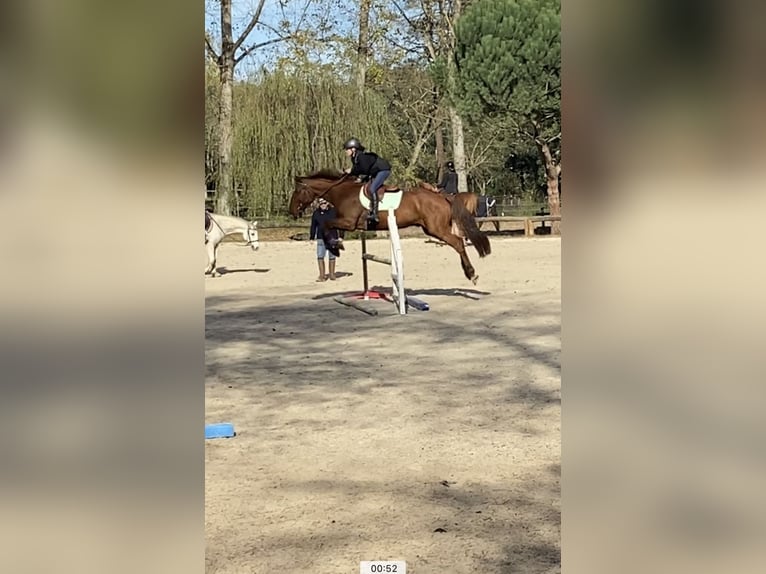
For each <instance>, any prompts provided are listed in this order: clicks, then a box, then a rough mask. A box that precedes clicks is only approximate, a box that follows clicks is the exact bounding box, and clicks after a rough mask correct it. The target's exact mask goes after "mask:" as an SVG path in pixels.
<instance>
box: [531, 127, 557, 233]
mask: <svg viewBox="0 0 766 574" xmlns="http://www.w3.org/2000/svg"><path fill="white" fill-rule="evenodd" d="M537 149H538V151H539V152H540V156H541V157H542V159H543V164H544V165H545V179H546V182H547V184H548V209H549V210H550V212H551V215H556V216H559V217H560V216H561V202H560V201H559V175H560V174H561V164H556V162H555V161H554V159H553V155H552V154H551V148H550V147H548V144H547V143H546V142H544V141H540V140H538V141H537ZM551 233H552V234H553V235H560V234H561V225H560V222H558V221H553V222H551Z"/></svg>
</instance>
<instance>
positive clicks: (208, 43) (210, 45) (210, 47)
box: [205, 32, 221, 63]
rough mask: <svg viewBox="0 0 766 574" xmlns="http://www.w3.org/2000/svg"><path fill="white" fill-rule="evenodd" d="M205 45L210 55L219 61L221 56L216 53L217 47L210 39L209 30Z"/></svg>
mask: <svg viewBox="0 0 766 574" xmlns="http://www.w3.org/2000/svg"><path fill="white" fill-rule="evenodd" d="M205 47H206V48H207V53H208V56H210V58H211V59H212V60H213V61H215V62H216V63H217V62H218V61H219V60H220V58H221V57H220V56H219V55H218V54H217V53H216V51H215V48H213V43H212V42H211V41H210V36H209V35H208V34H207V32H206V33H205Z"/></svg>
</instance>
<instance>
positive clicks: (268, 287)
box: [203, 238, 561, 574]
mask: <svg viewBox="0 0 766 574" xmlns="http://www.w3.org/2000/svg"><path fill="white" fill-rule="evenodd" d="M369 245H370V247H369V250H370V252H373V253H377V254H380V255H386V254H387V252H388V242H387V241H385V240H376V241H372V242H370V244H369ZM560 248H561V242H560V240H559V239H557V238H537V239H497V238H493V239H492V249H493V253H492V255H490V256H489V257H487V258H485V259H479V258H478V256H477V255H476V252H475V251H474V250H473V248H471V251H470V256H471V259H472V261H473V263H474V266H475V267H476V268H477V271H478V273H479V275H480V280H479V283H478V285H477V286H475V287H474V286H473V285H471V283H470V282H469V281H467V280H466V279H465V278H464V277H463V275H462V271H461V269H460V264H459V261H458V257H457V254H456V253H455V252H454V251H452V250H451V249H450V248H449V247H445V246H439V245H436V244H434V243H427V242H425V241H424V239H422V238H411V239H405V240H403V253H404V264H405V279H406V287H407V289H408V291H410V290H411V291H412V293H413V294H416V295H417V296H418V297H420V298H421V299H424V300H426V301H427V302H428V303H429V304H430V305H431V310H430V311H427V312H418V311H411V312H410V314H408V315H406V316H403V317H400V316H398V315H395V314H393V311H394V309H393V305H391V304H387V303H383V302H380V303H378V305H379V308H380V310H381V315H379V316H377V317H371V316H368V315H366V314H364V313H361V312H359V311H357V310H355V309H351V308H348V307H344V306H342V305H339V304H338V303H336V302H334V301H333V299H332V297H333V296H335V295H337V294H340V293H344V292H349V291H358V290H361V282H362V277H361V276H362V274H361V263H360V259H359V254H360V244H359V242H358V241H353V242H349V244H348V245H347V250H346V251H345V252H343V255H342V257H341V258H340V259H339V262H338V270H339V271H341V272H344V273H345V274H344V275H343V276H342V277H341V278H340V279H339V280H338V281H334V282H330V281H327V282H325V283H315V282H314V279H315V278H316V275H317V272H316V260H315V247H314V244H313V243H309V242H289V241H287V242H262V243H261V248H260V250H259V251H258V252H255V253H254V252H252V251H251V250H249V249H248V248H246V247H242V246H238V245H232V244H224V245H223V246H222V247H221V248H220V250H219V256H218V267H219V269H221V268H223V270H224V275H223V276H222V277H218V278H213V279H210V278H208V279H206V280H205V281H206V292H207V295H206V318H207V321H206V339H207V343H206V362H207V376H206V384H205V391H206V404H207V407H206V410H207V412H206V422H208V423H212V422H223V421H225V422H232V423H234V425H235V428H236V430H237V433H238V434H237V436H236V437H235V438H232V439H218V440H208V441H206V457H205V459H206V532H207V572H209V573H232V574H233V573H237V574H242V573H259V574H272V573H304V572H305V573H328V574H330V573H339V574H340V573H344V574H347V573H356V572H359V562H360V561H361V560H384V559H390V560H394V559H402V560H406V561H407V572H408V573H409V574H436V573H449V574H462V573H465V574H468V573H482V574H483V573H509V574H510V573H538V572H545V573H553V572H560V565H559V564H560V560H559V533H560V504H559V496H560V487H559V478H560V445H561V443H560V407H561V401H560V396H561V395H560V389H561V386H560V326H561V323H560V311H561V305H560V297H561V290H560ZM203 263H204V261H203ZM226 271H228V272H226ZM370 281H371V285H381V286H382V285H389V284H390V278H389V270H388V268H387V267H385V266H383V265H379V264H370ZM456 288H457V289H465V290H469V291H474V292H477V293H481V294H483V297H482V298H481V300H473V299H469V298H466V297H465V296H462V295H459V294H455V292H454V289H456Z"/></svg>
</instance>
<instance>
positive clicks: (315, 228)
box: [309, 207, 338, 239]
mask: <svg viewBox="0 0 766 574" xmlns="http://www.w3.org/2000/svg"><path fill="white" fill-rule="evenodd" d="M337 217H338V212H337V211H335V208H334V207H331V208H329V209H326V210H324V211H322V210H321V209H319V208H318V207H317V208H316V209H315V210H314V213H313V214H312V215H311V231H310V232H309V239H322V226H323V225H324V223H325V222H326V221H330V220H331V219H337Z"/></svg>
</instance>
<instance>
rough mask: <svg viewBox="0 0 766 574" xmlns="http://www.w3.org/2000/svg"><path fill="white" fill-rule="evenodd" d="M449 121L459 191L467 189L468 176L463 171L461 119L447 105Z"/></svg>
mask: <svg viewBox="0 0 766 574" xmlns="http://www.w3.org/2000/svg"><path fill="white" fill-rule="evenodd" d="M449 116H450V122H451V123H452V161H454V162H455V171H456V172H457V190H458V191H459V192H461V193H464V192H466V191H468V177H467V174H466V172H465V140H464V138H463V119H462V118H461V117H460V114H458V112H457V110H456V109H455V108H454V106H450V107H449Z"/></svg>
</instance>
